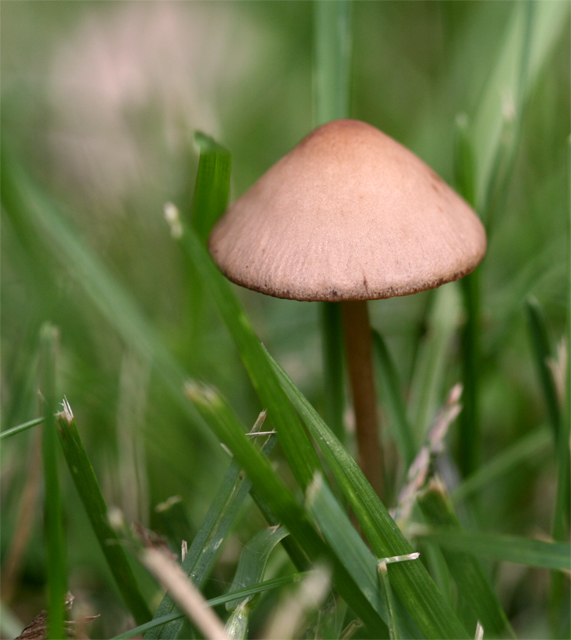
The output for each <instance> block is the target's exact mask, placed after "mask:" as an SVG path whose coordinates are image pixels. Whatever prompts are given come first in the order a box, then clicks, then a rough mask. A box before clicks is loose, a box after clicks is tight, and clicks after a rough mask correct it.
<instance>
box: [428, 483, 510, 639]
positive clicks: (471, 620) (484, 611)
mask: <svg viewBox="0 0 571 640" xmlns="http://www.w3.org/2000/svg"><path fill="white" fill-rule="evenodd" d="M418 504H419V506H420V508H421V510H422V513H423V514H424V516H425V518H426V522H427V523H428V524H429V525H430V526H434V527H441V528H447V530H449V531H450V532H451V533H452V532H457V533H459V534H462V528H461V526H460V522H459V521H458V518H457V517H456V514H455V513H454V510H453V507H452V504H451V503H450V502H449V501H448V499H447V496H446V494H445V489H444V487H443V485H442V484H441V483H440V482H437V481H434V480H433V481H432V482H430V483H429V484H428V486H427V487H426V489H424V491H423V492H422V493H421V494H420V496H419V498H418ZM443 552H444V557H445V559H446V562H447V564H448V567H449V569H450V573H451V574H452V577H453V578H454V580H455V582H456V585H457V587H458V593H459V596H460V598H461V600H462V606H461V607H460V609H461V610H464V611H466V613H467V615H466V616H465V617H464V619H463V622H464V624H465V626H466V627H467V628H468V629H475V628H476V623H477V622H478V621H480V622H481V624H482V626H483V627H484V629H485V630H486V635H487V636H489V637H492V638H508V637H511V638H515V633H514V631H513V629H512V628H511V626H510V624H509V622H508V619H507V616H506V614H505V612H504V610H503V609H502V606H501V604H500V602H499V600H498V597H497V595H496V594H495V592H494V589H493V587H492V585H491V583H490V581H489V579H488V576H487V575H486V572H485V571H484V568H483V567H482V565H481V564H480V562H479V560H477V559H476V558H475V557H474V556H473V555H471V554H470V553H469V552H462V551H456V550H452V549H447V548H446V547H444V548H443Z"/></svg>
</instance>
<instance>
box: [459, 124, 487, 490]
mask: <svg viewBox="0 0 571 640" xmlns="http://www.w3.org/2000/svg"><path fill="white" fill-rule="evenodd" d="M456 125H457V126H456V153H455V162H454V167H455V174H456V175H455V183H456V189H457V191H458V193H459V194H460V195H461V196H462V197H463V198H464V200H466V202H468V203H469V204H470V205H471V206H472V207H475V205H476V202H475V200H476V193H475V181H476V175H475V166H474V154H473V150H472V147H471V144H470V141H469V139H468V135H467V125H468V123H467V119H466V118H459V119H457V121H456ZM479 274H480V269H476V271H474V272H473V273H470V274H468V275H467V276H465V277H464V278H462V280H461V281H460V288H461V291H462V294H463V295H462V301H463V306H464V314H465V317H466V319H465V321H464V326H463V328H462V343H461V348H462V382H463V389H464V390H463V393H462V402H463V405H464V411H462V413H461V414H460V425H461V426H460V430H459V442H458V456H457V458H458V462H459V466H460V471H461V472H462V475H463V476H464V477H466V476H468V475H470V474H471V473H473V472H474V471H475V470H476V469H477V468H478V466H479V458H480V440H481V435H480V424H479V408H480V402H479V390H480V381H479V378H480V358H481V354H480V329H481V327H480V324H481V323H480V286H479V282H480V275H479Z"/></svg>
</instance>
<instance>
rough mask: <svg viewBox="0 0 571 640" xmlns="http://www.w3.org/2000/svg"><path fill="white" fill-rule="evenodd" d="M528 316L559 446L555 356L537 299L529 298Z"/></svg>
mask: <svg viewBox="0 0 571 640" xmlns="http://www.w3.org/2000/svg"><path fill="white" fill-rule="evenodd" d="M525 310H526V314H527V320H528V326H529V332H530V338H531V343H532V347H533V355H534V356H535V367H536V369H537V374H538V377H539V382H540V384H541V389H542V391H543V397H544V400H545V404H546V407H547V415H548V417H549V422H550V424H551V428H552V429H553V435H554V439H555V444H556V445H557V444H558V440H559V431H560V429H561V408H560V406H559V399H558V397H557V388H556V386H555V380H554V379H553V373H552V371H551V369H550V367H549V362H550V360H553V357H554V354H553V350H552V348H551V345H550V342H549V335H548V332H547V325H546V322H545V317H544V315H543V311H542V309H541V307H540V305H539V302H538V301H537V300H536V299H535V298H528V299H527V301H526V305H525Z"/></svg>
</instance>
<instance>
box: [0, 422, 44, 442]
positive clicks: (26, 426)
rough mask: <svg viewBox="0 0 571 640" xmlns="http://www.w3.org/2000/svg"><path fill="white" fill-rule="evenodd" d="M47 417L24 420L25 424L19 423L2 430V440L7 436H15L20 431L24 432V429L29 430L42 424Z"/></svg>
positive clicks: (0, 436)
mask: <svg viewBox="0 0 571 640" xmlns="http://www.w3.org/2000/svg"><path fill="white" fill-rule="evenodd" d="M44 420H45V418H35V419H34V420H29V421H28V422H24V423H23V424H19V425H18V426H17V427H12V428H11V429H6V431H2V433H0V440H4V439H5V438H10V437H12V436H15V435H16V434H18V433H22V431H27V430H28V429H31V428H32V427H35V426H36V425H38V424H42V422H44Z"/></svg>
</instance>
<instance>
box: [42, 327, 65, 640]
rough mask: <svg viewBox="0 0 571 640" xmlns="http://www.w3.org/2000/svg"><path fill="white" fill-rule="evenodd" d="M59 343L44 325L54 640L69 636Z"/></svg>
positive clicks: (48, 572) (50, 601)
mask: <svg viewBox="0 0 571 640" xmlns="http://www.w3.org/2000/svg"><path fill="white" fill-rule="evenodd" d="M57 341H58V332H57V329H56V328H55V327H53V326H51V325H49V324H46V325H44V326H43V327H42V331H41V338H40V342H41V344H40V350H41V385H42V393H43V396H44V407H43V410H44V414H45V422H44V426H43V433H42V436H43V437H42V452H43V464H44V484H45V489H44V492H45V496H44V518H45V542H46V582H47V590H48V609H47V610H48V625H47V626H48V631H47V637H48V638H50V639H51V640H59V639H61V638H66V637H67V633H66V629H65V593H66V591H67V565H66V551H65V539H64V532H63V513H62V503H61V498H60V486H59V473H58V457H57V456H58V450H57V431H56V420H55V416H54V413H55V407H56V399H55V398H56V349H57Z"/></svg>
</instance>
